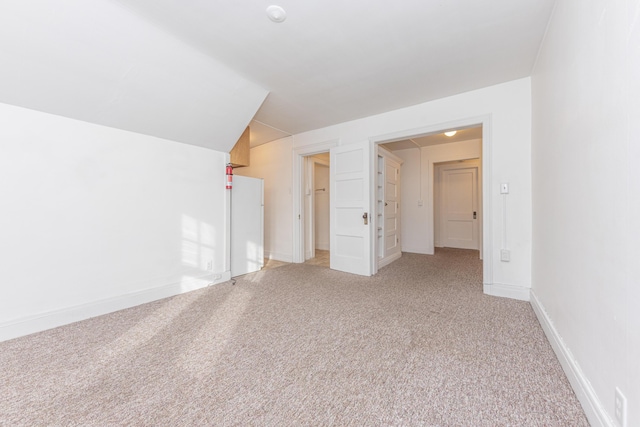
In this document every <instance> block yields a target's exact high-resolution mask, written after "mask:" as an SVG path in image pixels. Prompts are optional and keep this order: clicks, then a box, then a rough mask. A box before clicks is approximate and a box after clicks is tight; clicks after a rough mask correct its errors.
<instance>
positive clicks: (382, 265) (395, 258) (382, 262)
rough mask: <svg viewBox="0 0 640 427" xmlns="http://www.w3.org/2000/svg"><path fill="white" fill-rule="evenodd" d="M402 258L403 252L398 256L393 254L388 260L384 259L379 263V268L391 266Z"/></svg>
mask: <svg viewBox="0 0 640 427" xmlns="http://www.w3.org/2000/svg"><path fill="white" fill-rule="evenodd" d="M401 256H402V252H398V253H397V254H393V255H391V256H388V257H386V258H382V259H381V260H379V261H378V268H382V267H384V266H387V265H389V264H391V263H392V262H393V261H395V260H397V259H400V257H401Z"/></svg>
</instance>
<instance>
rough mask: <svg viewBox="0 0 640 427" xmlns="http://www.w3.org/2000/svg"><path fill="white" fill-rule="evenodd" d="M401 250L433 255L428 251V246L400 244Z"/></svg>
mask: <svg viewBox="0 0 640 427" xmlns="http://www.w3.org/2000/svg"><path fill="white" fill-rule="evenodd" d="M402 252H408V253H412V254H421V255H433V252H429V248H427V247H415V246H405V245H402Z"/></svg>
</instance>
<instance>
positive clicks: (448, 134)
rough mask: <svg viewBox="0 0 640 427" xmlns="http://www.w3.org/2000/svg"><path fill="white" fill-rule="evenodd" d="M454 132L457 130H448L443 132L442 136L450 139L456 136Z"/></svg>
mask: <svg viewBox="0 0 640 427" xmlns="http://www.w3.org/2000/svg"><path fill="white" fill-rule="evenodd" d="M456 132H458V131H457V130H450V131H449V132H445V133H444V134H445V135H447V136H448V137H449V138H451V137H452V136H453V135H455V134H456Z"/></svg>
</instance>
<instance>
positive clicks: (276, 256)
mask: <svg viewBox="0 0 640 427" xmlns="http://www.w3.org/2000/svg"><path fill="white" fill-rule="evenodd" d="M264 256H265V258H267V259H272V260H275V261H282V262H293V255H291V254H283V253H278V252H267V251H265V252H264Z"/></svg>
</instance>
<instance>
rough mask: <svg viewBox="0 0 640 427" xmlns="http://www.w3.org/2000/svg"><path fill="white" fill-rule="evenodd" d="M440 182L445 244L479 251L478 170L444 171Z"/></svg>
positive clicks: (443, 239)
mask: <svg viewBox="0 0 640 427" xmlns="http://www.w3.org/2000/svg"><path fill="white" fill-rule="evenodd" d="M441 182H442V193H441V197H442V201H443V203H442V209H443V215H442V218H443V220H442V236H441V238H442V242H443V245H444V246H446V247H450V248H461V249H478V248H479V245H478V217H477V214H476V218H474V212H476V213H477V211H478V168H476V167H470V168H460V169H451V170H446V169H445V170H443V171H442V180H441Z"/></svg>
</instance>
